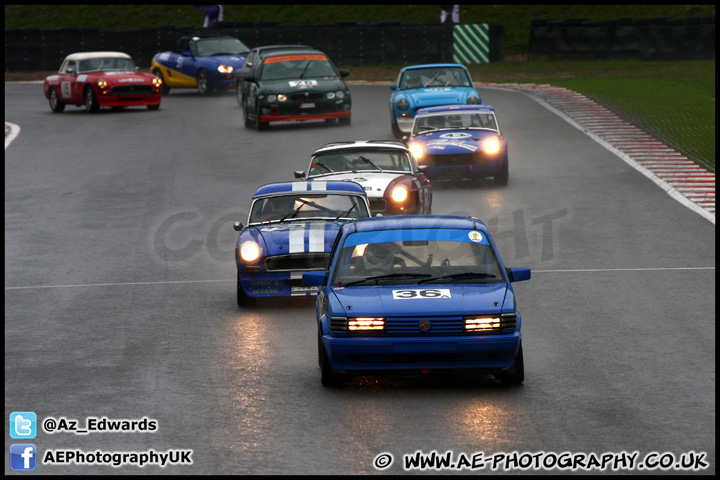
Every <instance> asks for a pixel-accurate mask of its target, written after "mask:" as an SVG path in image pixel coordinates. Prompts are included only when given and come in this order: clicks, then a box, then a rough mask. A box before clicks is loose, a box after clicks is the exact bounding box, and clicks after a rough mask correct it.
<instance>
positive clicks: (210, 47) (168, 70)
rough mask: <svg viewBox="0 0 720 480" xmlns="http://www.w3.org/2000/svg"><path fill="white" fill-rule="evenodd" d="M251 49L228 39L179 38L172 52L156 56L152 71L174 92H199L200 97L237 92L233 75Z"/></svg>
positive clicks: (153, 60) (198, 36)
mask: <svg viewBox="0 0 720 480" xmlns="http://www.w3.org/2000/svg"><path fill="white" fill-rule="evenodd" d="M248 51H249V49H248V47H246V46H245V44H244V43H242V42H241V41H240V40H238V39H237V38H234V37H229V36H225V35H208V34H198V35H191V36H185V37H180V39H179V40H178V42H177V47H176V48H175V50H173V51H169V52H161V53H158V54H156V55H155V56H154V57H153V59H152V62H151V64H150V71H151V72H152V73H154V74H155V75H157V76H158V77H160V78H161V79H162V81H163V84H162V85H163V93H164V94H167V93H168V92H169V91H170V89H171V88H197V90H198V92H199V93H200V95H207V94H209V93H212V92H213V91H216V90H228V89H231V88H235V76H234V73H233V72H234V71H235V70H237V69H239V68H240V67H242V65H243V63H244V62H245V57H246V56H247V53H248Z"/></svg>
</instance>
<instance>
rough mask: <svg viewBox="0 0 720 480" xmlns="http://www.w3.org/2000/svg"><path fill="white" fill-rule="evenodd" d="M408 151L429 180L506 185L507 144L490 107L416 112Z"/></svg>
mask: <svg viewBox="0 0 720 480" xmlns="http://www.w3.org/2000/svg"><path fill="white" fill-rule="evenodd" d="M408 147H409V148H410V151H411V152H412V153H413V155H414V156H415V158H416V159H417V161H418V165H423V166H424V167H425V168H426V175H427V176H428V177H429V178H431V179H434V180H438V179H442V178H444V179H461V178H462V179H478V178H487V177H492V178H493V180H494V181H495V184H497V185H507V183H508V178H509V174H510V170H509V168H510V158H509V156H508V142H507V140H505V138H504V137H503V135H502V133H500V127H499V126H498V122H497V118H496V117H495V109H494V108H493V107H490V106H487V105H454V106H443V107H431V108H423V109H420V110H418V112H417V115H416V116H415V123H414V124H413V130H412V135H411V136H410V139H409V140H408Z"/></svg>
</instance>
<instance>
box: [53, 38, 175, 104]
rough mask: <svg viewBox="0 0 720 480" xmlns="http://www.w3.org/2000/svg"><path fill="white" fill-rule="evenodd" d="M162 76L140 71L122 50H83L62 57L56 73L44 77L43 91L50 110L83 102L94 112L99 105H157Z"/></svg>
mask: <svg viewBox="0 0 720 480" xmlns="http://www.w3.org/2000/svg"><path fill="white" fill-rule="evenodd" d="M161 90H162V80H161V79H160V78H158V77H157V76H155V75H153V74H152V73H141V72H138V71H137V67H136V66H135V64H134V63H133V61H132V58H131V57H130V55H128V54H127V53H122V52H83V53H72V54H70V55H68V56H67V57H65V60H63V63H62V65H61V66H60V70H58V73H57V75H50V76H49V77H47V78H46V79H45V82H44V84H43V91H44V93H45V97H47V99H48V101H49V102H50V110H52V111H53V112H62V111H63V110H65V105H76V106H78V107H79V106H81V105H85V110H87V111H88V112H91V113H94V112H97V111H98V110H99V109H100V107H113V108H122V107H135V106H142V105H145V106H147V108H149V109H150V110H156V109H158V108H159V107H160V97H161Z"/></svg>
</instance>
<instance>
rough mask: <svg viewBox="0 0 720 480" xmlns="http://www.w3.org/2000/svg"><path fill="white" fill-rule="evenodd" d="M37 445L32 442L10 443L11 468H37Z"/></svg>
mask: <svg viewBox="0 0 720 480" xmlns="http://www.w3.org/2000/svg"><path fill="white" fill-rule="evenodd" d="M36 457H37V447H35V445H33V444H32V443H14V444H12V445H10V469H11V470H35V467H36V466H37V459H36Z"/></svg>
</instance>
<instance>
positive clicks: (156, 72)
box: [152, 68, 170, 95]
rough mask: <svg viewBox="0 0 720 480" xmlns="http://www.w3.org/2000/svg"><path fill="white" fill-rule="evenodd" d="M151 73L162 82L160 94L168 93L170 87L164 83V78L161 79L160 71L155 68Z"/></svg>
mask: <svg viewBox="0 0 720 480" xmlns="http://www.w3.org/2000/svg"><path fill="white" fill-rule="evenodd" d="M152 73H153V74H155V76H156V77H158V78H159V79H160V81H161V82H162V87H161V88H162V90H161V92H162V94H163V95H167V94H168V93H170V87H168V86H167V83H165V77H163V74H162V71H161V70H160V69H159V68H155V69H153V72H152Z"/></svg>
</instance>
